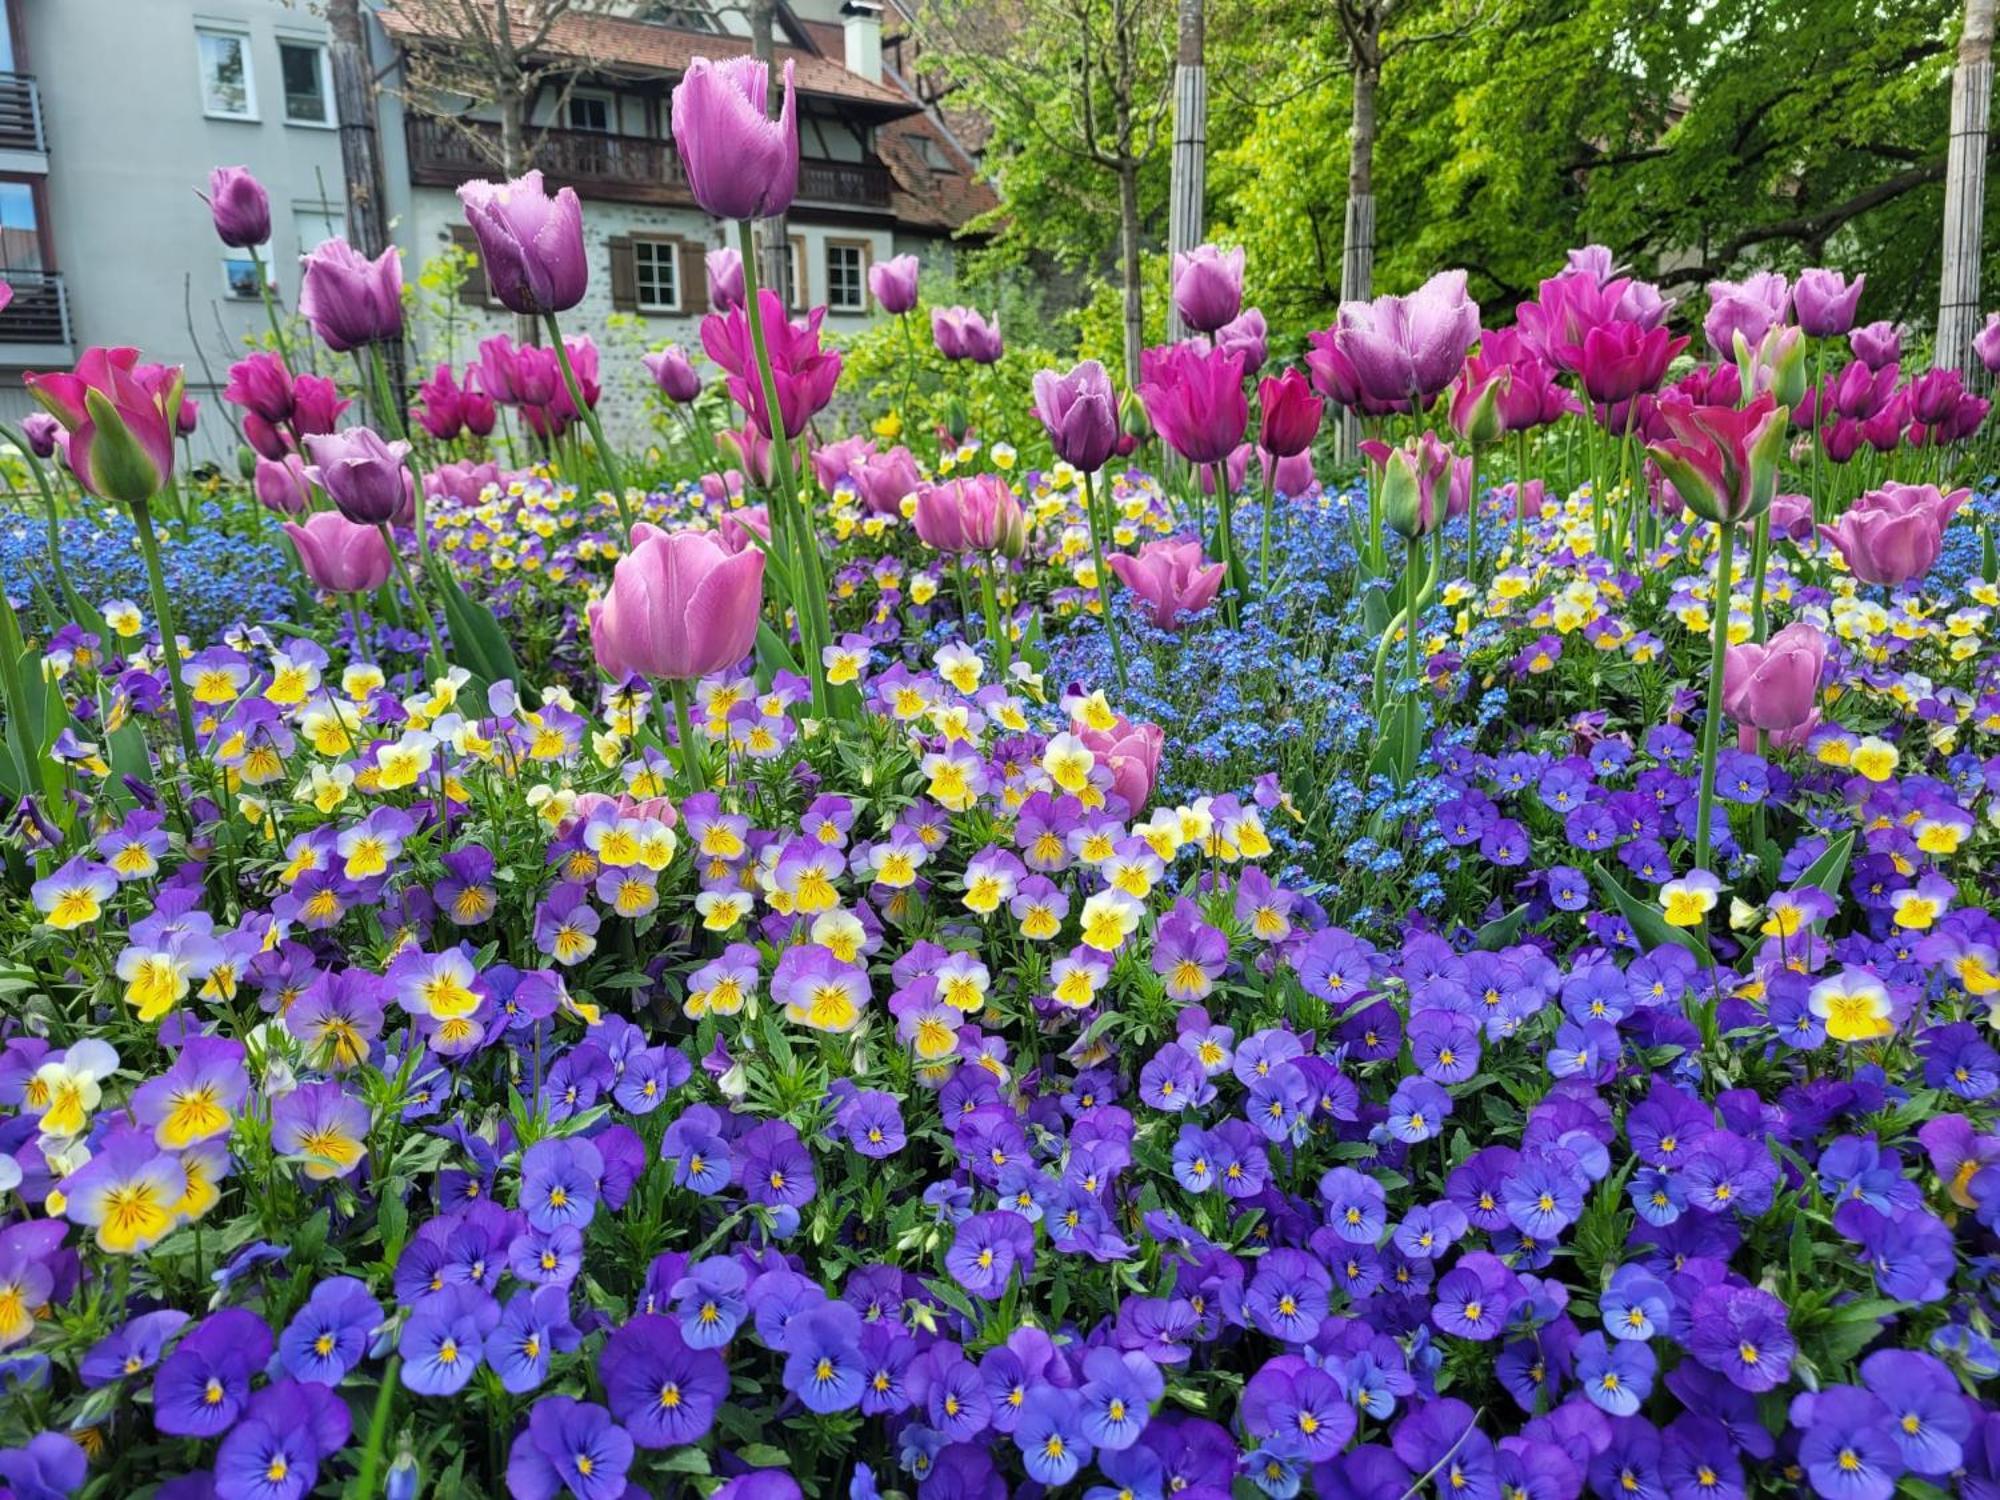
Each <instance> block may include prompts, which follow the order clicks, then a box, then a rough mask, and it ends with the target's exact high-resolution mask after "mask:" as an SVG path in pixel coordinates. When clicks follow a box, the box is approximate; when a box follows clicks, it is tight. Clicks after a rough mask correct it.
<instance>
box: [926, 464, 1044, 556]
mask: <svg viewBox="0 0 2000 1500" xmlns="http://www.w3.org/2000/svg"><path fill="white" fill-rule="evenodd" d="M915 520H916V527H917V536H918V538H919V539H920V540H921V541H922V542H923V543H924V545H925V546H928V547H935V548H936V549H937V550H938V551H940V552H1006V553H1007V554H1008V555H1009V556H1010V557H1011V556H1017V555H1018V553H1019V546H1020V544H1022V543H1024V542H1025V541H1026V532H1027V520H1026V517H1024V516H1023V515H1022V513H1021V502H1020V501H1019V500H1017V499H1016V498H1015V497H1014V491H1013V489H1012V488H1011V487H1009V485H1008V483H1007V481H1006V480H1004V479H1002V478H1001V477H1000V476H999V475H997V474H974V475H972V476H970V477H969V478H966V479H954V480H951V481H949V482H948V483H945V484H927V485H925V486H924V487H923V488H922V489H920V490H918V491H917V513H916V517H915Z"/></svg>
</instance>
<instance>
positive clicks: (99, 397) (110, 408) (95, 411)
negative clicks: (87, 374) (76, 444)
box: [83, 381, 180, 505]
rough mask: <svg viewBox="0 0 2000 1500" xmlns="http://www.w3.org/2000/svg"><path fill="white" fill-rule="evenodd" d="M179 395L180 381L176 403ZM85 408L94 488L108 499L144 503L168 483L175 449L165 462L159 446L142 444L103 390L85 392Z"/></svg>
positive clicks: (176, 384)
mask: <svg viewBox="0 0 2000 1500" xmlns="http://www.w3.org/2000/svg"><path fill="white" fill-rule="evenodd" d="M179 395H180V384H179V382H178V381H176V382H175V385H174V398H175V403H176V404H177V402H178V398H179ZM83 409H84V410H85V411H86V412H87V413H89V416H90V428H89V432H90V460H89V472H90V479H91V485H90V488H91V490H92V491H93V492H94V493H96V494H98V495H102V496H103V497H104V498H105V499H107V500H122V501H124V502H125V504H127V505H144V504H145V503H146V502H147V501H148V500H151V499H152V498H153V496H155V495H157V494H158V493H159V492H160V489H161V487H162V486H163V485H165V484H166V482H167V473H168V471H169V470H170V469H171V468H172V466H173V453H172V449H171V448H169V449H168V450H167V452H166V454H165V460H164V462H163V461H162V456H161V454H160V452H159V449H158V447H157V445H155V446H154V447H153V448H151V449H149V448H148V446H147V445H146V444H145V443H142V442H141V441H140V440H139V438H138V436H137V435H136V434H135V433H134V432H133V431H132V429H131V428H130V427H128V426H126V425H125V418H124V416H123V415H122V414H121V413H120V412H119V410H118V408H117V407H116V406H114V405H112V402H111V398H110V397H109V396H107V395H105V394H104V393H103V392H102V391H98V390H91V391H88V392H86V393H85V394H84V398H83Z"/></svg>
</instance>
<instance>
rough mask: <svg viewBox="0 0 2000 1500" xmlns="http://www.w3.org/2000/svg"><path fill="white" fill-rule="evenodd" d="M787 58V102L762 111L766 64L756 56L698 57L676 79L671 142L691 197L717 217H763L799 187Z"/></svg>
mask: <svg viewBox="0 0 2000 1500" xmlns="http://www.w3.org/2000/svg"><path fill="white" fill-rule="evenodd" d="M792 73H793V65H792V63H791V61H790V60H789V59H788V60H787V61H786V63H785V102H784V104H783V106H782V107H781V108H780V110H779V113H778V118H777V119H775V120H773V119H772V118H770V116H769V114H768V113H767V112H766V109H765V103H766V99H767V96H768V94H769V92H770V86H771V73H770V68H769V66H768V65H767V64H766V63H765V62H764V61H763V60H762V59H761V58H755V57H731V58H725V59H724V60H723V61H721V62H714V61H711V60H710V59H708V58H706V57H697V58H695V59H694V60H693V61H692V62H691V63H689V64H688V69H687V72H686V73H685V74H683V75H682V77H681V81H680V82H679V83H677V84H675V85H674V102H673V132H674V150H675V151H676V152H677V153H678V154H679V156H680V159H681V168H682V170H683V171H685V172H686V173H687V180H688V187H689V189H690V190H691V191H692V192H693V193H694V198H695V202H697V203H699V204H700V205H701V206H702V207H703V208H705V209H707V210H708V211H709V212H710V213H712V214H714V215H715V216H716V217H717V218H718V219H766V218H770V217H771V216H772V215H774V214H781V213H783V212H784V211H785V210H786V209H787V208H789V207H791V203H792V198H793V195H794V194H796V193H797V192H798V187H799V126H798V113H797V100H796V98H795V96H794V91H793V84H792Z"/></svg>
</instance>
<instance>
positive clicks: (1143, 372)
mask: <svg viewBox="0 0 2000 1500" xmlns="http://www.w3.org/2000/svg"><path fill="white" fill-rule="evenodd" d="M1134 392H1135V394H1136V395H1137V396H1138V398H1139V401H1140V404H1141V405H1142V406H1144V407H1145V409H1146V416H1147V417H1148V418H1149V419H1150V420H1151V421H1152V424H1153V427H1154V429H1155V430H1156V431H1157V432H1158V433H1159V434H1160V437H1161V438H1162V439H1163V440H1164V441H1165V442H1166V444H1167V446H1168V447H1170V448H1172V449H1173V450H1174V452H1176V453H1178V454H1180V456H1181V457H1182V458H1185V459H1186V460H1187V461H1188V462H1189V463H1193V464H1219V463H1221V462H1222V461H1223V460H1224V459H1226V458H1227V457H1229V455H1230V453H1231V452H1232V451H1233V450H1234V449H1235V447H1236V445H1237V444H1238V443H1240V442H1242V441H1243V431H1244V429H1245V428H1246V427H1247V426H1248V425H1249V422H1250V407H1249V404H1248V402H1246V401H1245V400H1244V397H1243V356H1242V355H1240V354H1228V353H1225V352H1224V351H1222V350H1220V349H1204V348H1201V347H1200V346H1199V345H1198V344H1195V343H1192V342H1187V343H1179V344H1169V345H1167V346H1166V347H1164V348H1155V349H1146V350H1142V351H1141V352H1140V355H1139V383H1138V385H1137V386H1136V387H1135V388H1134Z"/></svg>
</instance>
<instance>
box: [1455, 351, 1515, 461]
mask: <svg viewBox="0 0 2000 1500" xmlns="http://www.w3.org/2000/svg"><path fill="white" fill-rule="evenodd" d="M1512 381H1513V376H1512V374H1511V373H1510V372H1508V371H1506V370H1502V371H1500V373H1499V374H1497V375H1495V376H1494V377H1493V378H1492V379H1491V380H1489V381H1487V382H1486V384H1485V387H1484V388H1483V389H1482V390H1481V391H1480V392H1479V394H1478V395H1477V396H1476V397H1474V398H1473V401H1472V406H1471V409H1470V410H1468V411H1467V412H1465V414H1464V419H1463V421H1462V423H1460V424H1459V427H1458V435H1459V436H1460V437H1462V438H1464V439H1465V441H1466V442H1468V443H1470V444H1471V445H1472V446H1473V447H1474V448H1487V447H1491V446H1492V445H1493V444H1494V443H1496V442H1498V441H1499V440H1500V438H1501V436H1502V435H1503V434H1504V433H1505V432H1506V430H1507V428H1506V426H1505V424H1504V423H1502V422H1501V420H1500V393H1501V392H1502V391H1503V390H1505V389H1507V387H1508V386H1509V385H1510V384H1512ZM1456 415H1457V414H1456V413H1454V416H1456Z"/></svg>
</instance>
